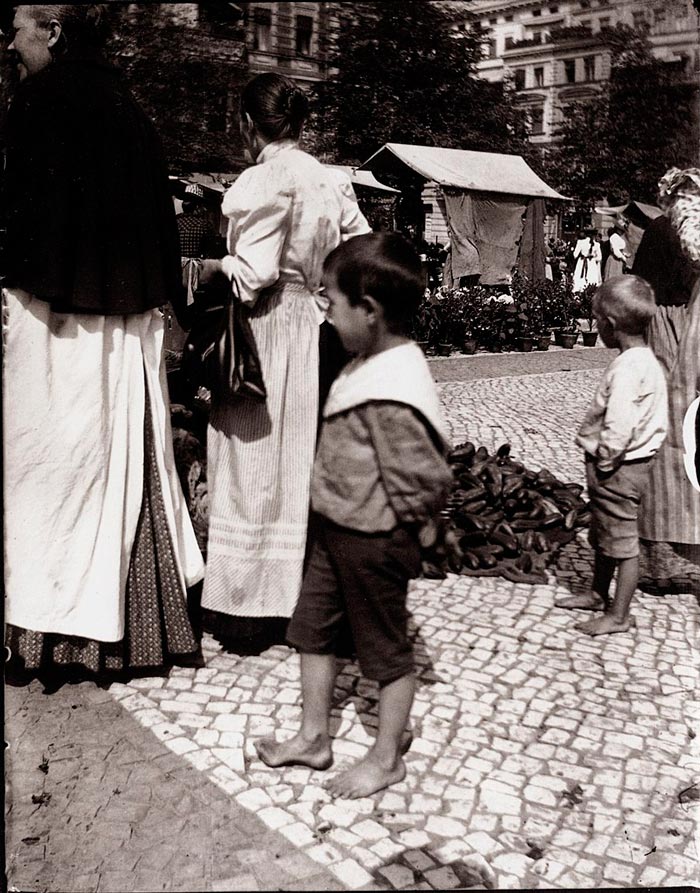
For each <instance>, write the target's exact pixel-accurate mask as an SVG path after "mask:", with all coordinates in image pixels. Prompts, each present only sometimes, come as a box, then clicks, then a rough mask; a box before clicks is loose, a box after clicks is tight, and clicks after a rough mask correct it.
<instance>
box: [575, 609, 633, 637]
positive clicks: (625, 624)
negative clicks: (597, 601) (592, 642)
mask: <svg viewBox="0 0 700 893" xmlns="http://www.w3.org/2000/svg"><path fill="white" fill-rule="evenodd" d="M634 626H636V623H635V620H634V617H627V618H625V619H624V620H620V618H619V617H613V615H612V614H603V615H602V616H601V617H596V618H594V619H593V620H585V621H583V622H582V623H576V624H575V629H577V630H578V631H579V632H582V633H585V634H586V635H587V636H604V635H606V634H607V633H626V632H628V631H629V630H630V629H632V627H634Z"/></svg>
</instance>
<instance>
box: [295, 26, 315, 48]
mask: <svg viewBox="0 0 700 893" xmlns="http://www.w3.org/2000/svg"><path fill="white" fill-rule="evenodd" d="M313 33H314V20H313V19H312V18H311V16H297V22H296V47H297V56H310V55H311V36H312V35H313Z"/></svg>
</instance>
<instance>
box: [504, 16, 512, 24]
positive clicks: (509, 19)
mask: <svg viewBox="0 0 700 893" xmlns="http://www.w3.org/2000/svg"><path fill="white" fill-rule="evenodd" d="M505 21H506V22H512V21H513V16H512V15H507V16H506V17H505Z"/></svg>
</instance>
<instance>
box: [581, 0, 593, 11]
mask: <svg viewBox="0 0 700 893" xmlns="http://www.w3.org/2000/svg"><path fill="white" fill-rule="evenodd" d="M590 6H591V4H590V2H589V0H581V9H590Z"/></svg>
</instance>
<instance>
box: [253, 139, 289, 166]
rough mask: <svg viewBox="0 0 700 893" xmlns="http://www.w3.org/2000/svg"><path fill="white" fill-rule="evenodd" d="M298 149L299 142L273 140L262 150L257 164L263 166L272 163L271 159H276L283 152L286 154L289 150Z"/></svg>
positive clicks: (256, 160) (256, 161)
mask: <svg viewBox="0 0 700 893" xmlns="http://www.w3.org/2000/svg"><path fill="white" fill-rule="evenodd" d="M298 147H299V142H298V141H297V140H292V139H286V140H273V141H272V142H271V143H268V144H267V145H266V146H265V147H264V148H263V149H262V151H261V152H260V154H259V155H258V157H257V158H256V159H255V163H256V164H263V163H264V162H265V161H270V159H271V158H275V157H276V156H277V155H279V154H280V153H281V152H286V151H287V150H288V149H297V148H298Z"/></svg>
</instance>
